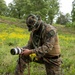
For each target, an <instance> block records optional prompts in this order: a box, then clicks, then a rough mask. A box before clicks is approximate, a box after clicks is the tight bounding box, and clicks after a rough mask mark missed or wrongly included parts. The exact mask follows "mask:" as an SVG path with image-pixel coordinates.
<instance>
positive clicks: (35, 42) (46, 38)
mask: <svg viewBox="0 0 75 75" xmlns="http://www.w3.org/2000/svg"><path fill="white" fill-rule="evenodd" d="M26 24H27V27H28V30H29V31H31V34H30V39H29V41H28V44H27V45H26V46H25V47H23V50H24V51H23V52H22V53H21V54H20V56H19V61H18V64H17V66H16V71H15V75H23V72H24V69H25V68H26V64H27V63H29V62H31V59H30V57H29V55H30V54H32V53H35V54H36V57H37V59H38V60H36V59H34V60H33V61H34V62H37V63H43V64H44V65H45V68H46V73H47V75H61V51H60V45H59V39H58V34H57V31H56V29H55V28H54V27H53V26H52V25H50V24H46V23H44V22H43V21H42V20H41V18H40V17H39V16H36V15H33V14H31V15H29V16H28V17H27V19H26Z"/></svg>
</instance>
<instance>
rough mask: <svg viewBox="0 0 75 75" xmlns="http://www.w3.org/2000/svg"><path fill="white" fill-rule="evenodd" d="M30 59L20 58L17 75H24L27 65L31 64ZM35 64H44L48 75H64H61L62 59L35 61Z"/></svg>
mask: <svg viewBox="0 0 75 75" xmlns="http://www.w3.org/2000/svg"><path fill="white" fill-rule="evenodd" d="M30 62H31V59H30V57H26V56H23V55H22V56H20V57H19V61H18V64H17V66H16V70H15V75H23V72H24V69H25V68H26V64H27V63H30ZM34 62H37V63H40V64H44V65H45V68H46V74H47V75H62V74H61V58H58V59H49V58H40V59H39V60H34Z"/></svg>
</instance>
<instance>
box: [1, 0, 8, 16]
mask: <svg viewBox="0 0 75 75" xmlns="http://www.w3.org/2000/svg"><path fill="white" fill-rule="evenodd" d="M6 9H7V6H6V3H5V1H4V0H0V15H5V14H6Z"/></svg>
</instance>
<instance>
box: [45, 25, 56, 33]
mask: <svg viewBox="0 0 75 75" xmlns="http://www.w3.org/2000/svg"><path fill="white" fill-rule="evenodd" d="M45 26H46V31H47V32H48V31H51V30H53V31H55V32H56V28H55V27H54V26H53V25H50V24H45Z"/></svg>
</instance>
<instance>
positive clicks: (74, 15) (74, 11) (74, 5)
mask: <svg viewBox="0 0 75 75" xmlns="http://www.w3.org/2000/svg"><path fill="white" fill-rule="evenodd" d="M71 15H72V22H75V0H74V1H73V2H72V12H71Z"/></svg>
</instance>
